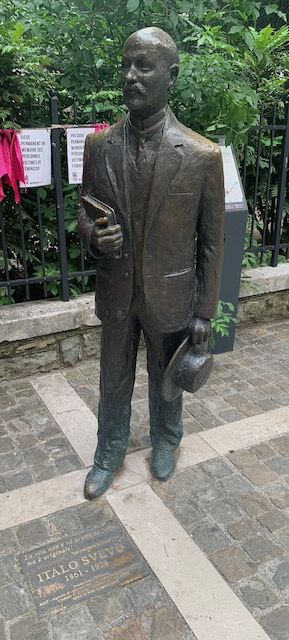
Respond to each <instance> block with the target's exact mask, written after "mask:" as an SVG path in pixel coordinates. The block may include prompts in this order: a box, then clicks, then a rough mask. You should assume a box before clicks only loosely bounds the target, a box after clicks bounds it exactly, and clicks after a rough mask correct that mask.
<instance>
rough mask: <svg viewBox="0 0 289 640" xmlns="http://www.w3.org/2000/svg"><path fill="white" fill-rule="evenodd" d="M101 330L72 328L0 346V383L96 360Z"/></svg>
mask: <svg viewBox="0 0 289 640" xmlns="http://www.w3.org/2000/svg"><path fill="white" fill-rule="evenodd" d="M100 335H101V327H100V326H96V327H92V328H89V329H88V328H87V327H85V328H83V327H80V328H78V329H74V330H72V331H63V332H60V333H55V334H53V335H47V336H40V337H38V338H28V339H27V340H16V341H15V342H3V343H2V344H0V381H1V380H7V379H11V378H19V377H22V376H33V375H35V374H38V373H44V372H47V371H52V370H53V369H59V368H61V367H70V366H73V365H74V364H76V363H77V362H80V361H81V360H87V359H88V358H99V355H100Z"/></svg>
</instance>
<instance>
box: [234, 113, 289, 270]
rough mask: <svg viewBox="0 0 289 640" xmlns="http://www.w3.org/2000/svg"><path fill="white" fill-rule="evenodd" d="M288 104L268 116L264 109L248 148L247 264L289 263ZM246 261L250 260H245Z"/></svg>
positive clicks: (245, 183)
mask: <svg viewBox="0 0 289 640" xmlns="http://www.w3.org/2000/svg"><path fill="white" fill-rule="evenodd" d="M288 154H289V103H287V104H286V105H285V110H284V109H281V112H280V108H278V105H277V104H276V105H275V106H274V108H273V109H272V110H271V113H269V115H268V114H267V113H266V111H265V108H264V107H262V109H261V113H260V121H259V123H258V125H256V126H253V127H251V128H250V130H249V132H248V139H247V144H246V145H245V152H244V162H243V168H242V172H243V186H244V190H245V194H246V198H247V202H248V207H249V218H248V232H247V237H246V243H245V255H244V262H245V264H248V265H249V266H250V265H252V266H256V265H257V264H267V265H271V266H273V267H276V266H277V264H278V262H280V261H281V260H288V259H289V200H288V199H287V197H286V196H287V181H288V171H287V168H288ZM246 258H247V260H246Z"/></svg>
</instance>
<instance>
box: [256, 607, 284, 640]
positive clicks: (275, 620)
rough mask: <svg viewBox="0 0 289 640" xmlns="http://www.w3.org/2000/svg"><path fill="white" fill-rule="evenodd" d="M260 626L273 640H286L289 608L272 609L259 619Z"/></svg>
mask: <svg viewBox="0 0 289 640" xmlns="http://www.w3.org/2000/svg"><path fill="white" fill-rule="evenodd" d="M261 624H262V626H263V627H264V629H265V631H267V633H268V634H269V636H270V637H271V638H273V640H288V629H289V606H282V607H278V608H277V609H274V611H272V612H271V613H268V614H267V615H266V616H264V617H263V618H261Z"/></svg>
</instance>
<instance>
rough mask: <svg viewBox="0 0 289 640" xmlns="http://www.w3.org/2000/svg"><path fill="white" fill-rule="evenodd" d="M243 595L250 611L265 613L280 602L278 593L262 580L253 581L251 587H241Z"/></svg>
mask: <svg viewBox="0 0 289 640" xmlns="http://www.w3.org/2000/svg"><path fill="white" fill-rule="evenodd" d="M241 594H242V598H243V600H244V602H245V603H246V604H247V606H248V607H249V608H250V610H252V609H255V608H257V609H260V610H261V611H264V610H266V609H269V608H270V607H274V605H277V604H278V602H279V600H278V596H277V595H276V593H274V591H273V590H272V589H271V588H270V587H269V586H268V585H267V584H265V583H264V582H262V581H261V580H252V581H251V583H250V584H249V585H246V586H244V587H241Z"/></svg>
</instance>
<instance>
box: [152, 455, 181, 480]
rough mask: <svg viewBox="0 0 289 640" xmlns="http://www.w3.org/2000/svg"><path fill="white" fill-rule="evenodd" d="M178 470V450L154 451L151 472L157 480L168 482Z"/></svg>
mask: <svg viewBox="0 0 289 640" xmlns="http://www.w3.org/2000/svg"><path fill="white" fill-rule="evenodd" d="M175 468H176V449H157V448H155V449H153V451H152V457H151V472H152V474H153V476H154V477H155V478H157V480H160V481H161V482H166V480H168V479H169V478H170V477H171V476H172V475H173V473H174V470H175Z"/></svg>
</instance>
